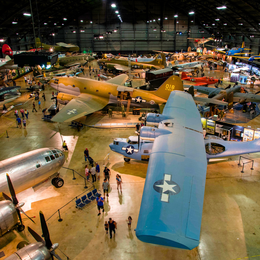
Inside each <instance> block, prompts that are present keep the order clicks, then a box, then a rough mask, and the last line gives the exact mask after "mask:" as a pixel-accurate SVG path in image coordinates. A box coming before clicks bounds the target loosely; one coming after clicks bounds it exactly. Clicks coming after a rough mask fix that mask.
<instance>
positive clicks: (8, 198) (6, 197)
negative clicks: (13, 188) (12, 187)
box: [2, 192, 12, 201]
mask: <svg viewBox="0 0 260 260" xmlns="http://www.w3.org/2000/svg"><path fill="white" fill-rule="evenodd" d="M2 194H3V197H4V198H5V199H6V200H10V201H12V199H11V198H10V197H9V196H8V195H6V194H5V193H4V192H2Z"/></svg>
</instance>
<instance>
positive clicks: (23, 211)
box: [20, 209, 35, 224]
mask: <svg viewBox="0 0 260 260" xmlns="http://www.w3.org/2000/svg"><path fill="white" fill-rule="evenodd" d="M20 211H21V212H22V213H23V214H24V215H25V216H26V217H27V218H28V219H30V220H31V221H32V222H33V223H34V224H35V222H34V220H33V219H32V218H30V217H29V216H28V215H27V214H26V213H25V212H24V211H23V210H22V209H20Z"/></svg>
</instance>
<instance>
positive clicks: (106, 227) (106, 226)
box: [104, 221, 108, 234]
mask: <svg viewBox="0 0 260 260" xmlns="http://www.w3.org/2000/svg"><path fill="white" fill-rule="evenodd" d="M104 226H105V230H106V234H108V223H107V221H105V224H104Z"/></svg>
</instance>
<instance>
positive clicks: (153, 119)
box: [146, 113, 173, 125]
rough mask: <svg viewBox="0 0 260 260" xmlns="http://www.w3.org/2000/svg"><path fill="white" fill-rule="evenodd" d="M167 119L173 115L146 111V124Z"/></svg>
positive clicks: (156, 123) (153, 123)
mask: <svg viewBox="0 0 260 260" xmlns="http://www.w3.org/2000/svg"><path fill="white" fill-rule="evenodd" d="M167 119H173V117H170V116H165V115H161V114H156V113H148V114H147V115H146V124H147V125H158V124H159V123H160V122H161V121H163V120H167Z"/></svg>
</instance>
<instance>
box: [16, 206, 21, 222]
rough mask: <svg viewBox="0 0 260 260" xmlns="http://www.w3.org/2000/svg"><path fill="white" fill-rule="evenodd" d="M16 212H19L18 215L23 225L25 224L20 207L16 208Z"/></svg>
mask: <svg viewBox="0 0 260 260" xmlns="http://www.w3.org/2000/svg"><path fill="white" fill-rule="evenodd" d="M16 212H17V215H18V217H19V220H20V223H21V225H22V224H23V220H22V216H21V212H20V209H16Z"/></svg>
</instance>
